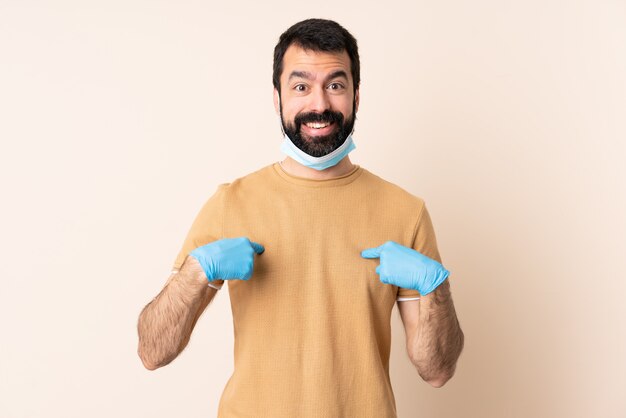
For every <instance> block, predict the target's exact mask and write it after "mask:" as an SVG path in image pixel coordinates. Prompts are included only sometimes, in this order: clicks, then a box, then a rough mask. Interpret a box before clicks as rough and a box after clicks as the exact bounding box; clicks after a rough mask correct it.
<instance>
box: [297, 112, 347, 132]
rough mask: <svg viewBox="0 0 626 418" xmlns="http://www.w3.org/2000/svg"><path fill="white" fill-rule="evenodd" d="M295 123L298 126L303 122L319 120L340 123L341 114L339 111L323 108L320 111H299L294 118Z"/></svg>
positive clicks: (341, 121)
mask: <svg viewBox="0 0 626 418" xmlns="http://www.w3.org/2000/svg"><path fill="white" fill-rule="evenodd" d="M294 122H295V125H296V126H297V127H298V128H300V125H302V124H303V123H311V122H321V123H333V122H338V123H339V124H340V125H341V123H343V115H342V114H341V113H340V112H333V111H330V110H325V111H324V112H322V113H315V112H308V113H301V114H299V115H297V116H296V117H295V118H294Z"/></svg>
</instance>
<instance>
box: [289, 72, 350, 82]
mask: <svg viewBox="0 0 626 418" xmlns="http://www.w3.org/2000/svg"><path fill="white" fill-rule="evenodd" d="M339 77H343V78H345V79H346V80H348V74H347V73H346V72H345V71H344V70H337V71H334V72H332V73H330V75H329V76H328V77H326V80H327V81H328V80H332V79H334V78H339ZM292 78H304V79H305V80H312V79H313V75H312V74H311V73H310V72H308V71H292V72H291V74H289V78H288V79H287V81H290V80H291V79H292Z"/></svg>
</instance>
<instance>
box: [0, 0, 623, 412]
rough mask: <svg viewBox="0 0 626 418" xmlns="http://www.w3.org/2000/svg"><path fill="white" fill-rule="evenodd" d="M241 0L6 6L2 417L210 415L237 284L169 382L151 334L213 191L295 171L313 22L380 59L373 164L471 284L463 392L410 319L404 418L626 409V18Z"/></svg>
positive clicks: (611, 8) (371, 85)
mask: <svg viewBox="0 0 626 418" xmlns="http://www.w3.org/2000/svg"><path fill="white" fill-rule="evenodd" d="M46 3H47V4H46ZM225 3H226V2H215V5H213V4H212V2H208V1H204V2H201V1H188V2H180V1H176V2H175V1H147V0H143V1H140V0H135V1H121V0H118V1H106V2H105V1H101V2H96V1H91V2H87V1H68V0H59V1H55V2H35V1H18V0H0V57H1V58H0V60H1V61H0V139H1V141H2V148H1V152H0V182H1V187H2V189H1V190H2V196H3V199H2V201H3V203H2V216H1V217H0V231H1V233H0V236H1V245H2V248H1V251H2V257H3V261H2V263H0V273H1V274H0V280H2V286H1V287H0V321H1V322H0V329H1V330H2V337H1V339H0V416H2V417H7V418H13V417H63V418H68V417H81V418H83V417H91V418H97V417H112V416H118V417H171V416H185V417H213V416H215V413H216V408H217V403H218V400H219V396H220V394H221V391H222V388H223V387H224V384H225V383H226V380H227V379H228V377H229V375H230V373H231V371H232V343H233V335H232V328H231V327H232V325H231V324H232V322H231V313H230V307H229V301H228V293H227V290H223V291H222V292H221V293H219V294H218V297H217V299H216V300H215V302H214V303H213V304H212V305H211V306H210V307H209V309H208V310H207V312H205V314H204V315H203V317H202V318H201V319H200V321H199V323H198V326H197V328H196V331H195V333H194V335H193V337H192V340H191V343H190V346H189V347H188V348H187V349H186V350H185V351H184V352H183V354H182V355H181V356H180V357H179V358H178V359H177V360H176V361H174V362H173V363H172V364H170V365H169V366H167V367H165V368H163V369H160V370H158V371H155V372H149V371H147V370H145V369H143V367H142V365H141V362H140V361H139V358H138V357H137V355H136V343H137V336H136V328H135V326H136V320H137V316H138V314H139V312H140V310H141V308H142V307H143V306H144V305H145V304H146V303H148V302H149V301H150V300H151V298H152V297H153V296H155V295H156V293H157V292H158V291H159V290H160V289H161V287H162V285H163V284H164V282H165V280H166V278H167V276H168V272H169V269H170V266H171V264H172V262H173V260H174V257H175V256H176V254H177V251H178V249H179V247H180V245H181V244H182V241H183V238H184V236H185V234H186V232H187V229H188V228H189V226H190V224H191V221H192V220H193V217H194V216H195V214H196V212H197V211H198V210H199V208H200V206H201V204H202V203H203V202H204V200H205V199H206V198H207V197H208V196H209V195H210V194H211V193H213V191H214V190H215V187H216V185H217V184H219V183H222V182H227V181H231V180H232V179H234V178H236V177H239V176H242V175H244V174H246V173H248V172H251V171H253V170H256V169H257V168H260V167H261V166H264V165H266V164H269V163H271V162H273V161H276V160H278V159H280V158H281V154H280V153H279V151H278V146H279V143H280V140H281V138H280V131H279V128H278V121H277V118H276V116H275V115H274V111H273V107H272V96H271V92H272V90H271V56H272V50H273V47H274V44H275V42H276V40H277V38H278V36H279V34H280V33H281V31H282V30H284V29H286V28H287V27H288V26H289V25H290V24H292V23H294V22H296V21H298V20H300V19H302V18H306V17H311V16H319V17H328V18H333V19H336V20H337V21H339V22H340V23H342V24H344V25H345V26H346V27H347V28H348V29H349V30H351V31H352V32H353V34H354V35H355V36H356V37H357V38H358V40H359V43H360V47H361V55H362V67H363V69H362V78H363V83H362V88H361V93H362V94H361V109H360V112H359V115H358V116H359V120H358V122H357V126H356V128H357V130H356V133H355V140H356V144H357V150H356V151H355V152H354V153H353V154H351V155H352V159H353V161H355V162H356V163H357V164H360V165H362V166H364V167H366V168H368V169H369V170H371V171H373V172H375V173H377V174H379V175H381V176H382V177H384V178H387V179H388V180H391V181H393V182H395V183H397V184H398V185H400V186H402V187H404V188H405V189H407V190H409V191H411V192H412V193H414V194H417V195H419V196H422V197H423V198H424V199H425V200H426V202H427V203H428V205H429V209H430V211H431V215H432V218H433V222H434V223H435V228H436V230H437V234H438V239H439V244H440V250H441V253H442V256H443V259H444V263H445V264H446V266H447V267H448V268H449V269H450V270H451V271H452V274H453V275H452V276H451V283H452V290H453V296H454V301H455V304H456V307H457V311H458V315H459V318H460V321H461V325H462V327H463V330H464V331H465V335H466V347H465V351H464V352H463V355H462V357H461V359H460V362H459V366H458V370H457V374H456V376H455V377H454V379H453V380H451V381H450V382H449V383H448V384H447V385H446V386H444V387H443V388H442V389H434V388H432V387H430V386H429V385H428V384H426V383H424V382H422V381H421V379H420V378H419V376H418V375H417V373H416V372H415V370H414V369H413V368H412V366H411V365H410V363H409V361H408V359H407V357H406V355H405V353H404V345H403V343H404V342H403V338H404V335H403V331H402V329H401V328H400V321H399V319H398V314H397V312H396V313H394V345H393V353H392V361H391V366H392V377H393V384H394V388H395V393H396V397H397V403H398V410H399V415H400V418H405V417H446V418H447V417H450V418H451V417H476V418H484V417H494V418H497V417H520V418H522V417H524V418H527V417H567V418H578V417H594V418H595V417H615V418H617V417H623V416H626V401H625V399H626V398H625V397H624V387H626V386H625V384H624V376H625V375H626V362H625V360H624V353H625V348H626V347H625V345H626V335H625V333H626V332H625V330H626V326H625V325H624V322H623V319H624V318H625V317H626V308H625V305H626V304H625V303H624V302H623V298H624V297H625V294H626V285H625V284H624V270H625V267H626V266H625V265H624V264H625V263H624V261H623V260H624V254H623V253H624V250H625V248H626V246H625V245H624V244H625V242H624V241H625V240H624V236H625V234H626V228H625V221H624V214H625V213H626V199H625V193H624V191H625V187H624V179H625V174H626V173H625V169H624V163H623V160H624V158H625V157H626V152H625V151H626V150H625V146H624V140H625V139H626V122H625V120H626V43H625V42H624V41H625V40H626V3H625V2H624V1H617V0H616V1H608V0H604V1H592V0H581V1H525V2H522V1H519V2H511V1H495V0H493V1H488V0H478V1H474V2H462V1H456V2H455V1H437V2H434V1H416V2H410V3H411V4H412V5H407V4H405V3H399V2H394V1H385V2H371V3H363V2H357V1H346V2H318V3H306V2H304V3H303V2H278V1H273V2H270V3H269V4H262V5H261V4H256V3H254V2H251V1H250V2H248V3H233V4H231V5H225ZM259 3H261V2H259ZM217 4H219V6H218V5H217Z"/></svg>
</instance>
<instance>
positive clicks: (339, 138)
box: [280, 101, 356, 157]
mask: <svg viewBox="0 0 626 418" xmlns="http://www.w3.org/2000/svg"><path fill="white" fill-rule="evenodd" d="M355 110H356V101H355V102H354V103H353V105H352V114H351V115H350V116H349V117H348V119H347V120H346V121H345V122H344V117H343V114H341V113H340V112H333V111H331V110H325V111H324V112H323V113H314V112H308V113H299V114H298V115H296V117H295V118H294V121H293V123H285V119H283V108H282V105H281V107H280V121H281V123H282V126H283V131H284V132H285V134H286V135H287V136H288V137H289V139H291V142H293V143H294V145H295V146H296V147H298V148H299V149H300V150H301V151H303V152H305V153H307V154H309V155H311V156H313V157H323V156H325V155H328V154H330V153H331V152H333V151H334V150H336V149H337V148H339V147H340V146H341V145H343V143H344V142H345V141H346V139H347V138H348V136H349V135H350V134H351V133H352V130H353V129H354V121H355V119H356V115H355ZM310 122H321V123H333V124H334V125H335V128H334V130H333V132H331V133H330V134H328V135H319V136H310V135H307V134H305V133H303V132H301V129H300V128H301V127H302V124H305V123H310Z"/></svg>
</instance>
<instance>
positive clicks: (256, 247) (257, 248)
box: [250, 241, 265, 254]
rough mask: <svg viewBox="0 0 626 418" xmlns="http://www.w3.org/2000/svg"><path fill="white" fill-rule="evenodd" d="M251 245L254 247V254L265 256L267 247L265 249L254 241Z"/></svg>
mask: <svg viewBox="0 0 626 418" xmlns="http://www.w3.org/2000/svg"><path fill="white" fill-rule="evenodd" d="M250 245H252V248H253V249H254V252H255V253H257V254H263V251H265V247H263V246H262V245H261V244H257V243H256V242H254V241H250Z"/></svg>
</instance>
